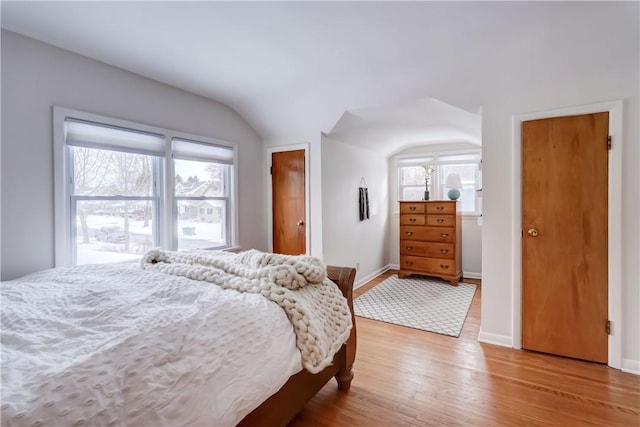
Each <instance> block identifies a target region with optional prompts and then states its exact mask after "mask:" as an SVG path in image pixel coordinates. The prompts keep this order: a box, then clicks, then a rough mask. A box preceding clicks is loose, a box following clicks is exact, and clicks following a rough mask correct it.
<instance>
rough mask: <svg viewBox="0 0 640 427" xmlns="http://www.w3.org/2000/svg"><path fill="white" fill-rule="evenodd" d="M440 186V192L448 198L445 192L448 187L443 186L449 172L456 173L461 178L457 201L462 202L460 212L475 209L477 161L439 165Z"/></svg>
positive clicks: (473, 210)
mask: <svg viewBox="0 0 640 427" xmlns="http://www.w3.org/2000/svg"><path fill="white" fill-rule="evenodd" d="M440 171H441V175H440V182H441V183H442V184H440V188H441V190H442V194H443V195H444V196H445V198H447V199H448V197H447V193H448V192H449V189H448V188H446V187H445V184H446V182H447V176H449V174H451V173H457V174H459V175H460V178H461V180H462V189H460V198H459V199H458V201H459V202H461V203H462V208H461V209H462V212H475V211H476V191H475V190H476V176H477V171H478V164H477V163H468V164H461V165H460V164H459V165H455V164H453V165H441V167H440Z"/></svg>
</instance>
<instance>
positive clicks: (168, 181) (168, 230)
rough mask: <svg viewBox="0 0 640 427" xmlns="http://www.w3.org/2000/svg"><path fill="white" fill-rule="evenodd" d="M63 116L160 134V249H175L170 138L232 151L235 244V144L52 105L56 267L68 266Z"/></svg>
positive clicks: (232, 236)
mask: <svg viewBox="0 0 640 427" xmlns="http://www.w3.org/2000/svg"><path fill="white" fill-rule="evenodd" d="M67 117H71V118H74V119H79V120H85V121H90V122H96V123H101V124H107V125H112V126H118V127H122V128H128V129H135V130H140V131H143V132H150V133H155V134H160V135H164V139H165V155H164V159H165V161H164V162H163V163H164V168H162V167H161V168H160V171H159V177H158V179H159V181H160V182H162V183H163V185H162V186H161V187H162V188H160V190H159V191H158V195H159V199H160V200H159V202H158V205H159V206H158V207H157V210H158V211H159V220H158V221H157V223H158V228H157V231H158V233H159V241H158V243H159V244H160V245H161V246H162V247H163V248H169V249H171V250H175V249H176V248H177V241H175V239H177V236H178V234H177V232H178V231H177V221H176V220H175V218H176V217H175V216H174V205H175V200H174V186H173V176H174V174H173V172H174V168H173V161H172V160H173V159H172V156H171V140H172V139H173V138H179V139H187V140H194V141H199V142H204V143H208V144H214V145H220V146H224V147H228V148H230V149H232V150H233V158H234V162H233V164H232V165H231V167H230V169H231V172H230V176H229V178H230V180H229V181H230V182H229V185H230V188H229V209H230V212H229V213H228V215H229V216H228V221H229V222H231V225H230V227H229V241H228V246H229V247H235V246H237V244H238V207H237V200H238V185H237V182H238V166H237V163H238V144H237V143H232V142H229V141H224V140H221V139H216V138H211V137H204V136H201V135H194V134H190V133H186V132H179V131H174V130H171V129H165V128H161V127H157V126H151V125H146V124H143V123H137V122H131V121H128V120H122V119H116V118H113V117H108V116H102V115H98V114H93V113H87V112H84V111H78V110H73V109H70V108H65V107H60V106H56V105H54V106H53V171H54V179H53V185H54V263H55V266H56V267H61V266H68V265H71V263H72V260H73V257H72V246H73V242H71V241H70V240H69V239H70V237H71V221H70V219H69V218H70V215H71V213H72V209H71V197H70V194H69V185H68V183H69V181H70V179H71V177H70V175H69V172H70V168H69V161H70V157H69V156H68V155H67V154H66V147H67V144H66V141H65V126H64V120H65V118H67Z"/></svg>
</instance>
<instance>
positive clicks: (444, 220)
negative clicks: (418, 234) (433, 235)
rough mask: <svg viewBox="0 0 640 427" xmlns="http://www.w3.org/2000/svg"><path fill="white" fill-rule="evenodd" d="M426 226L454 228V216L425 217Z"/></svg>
mask: <svg viewBox="0 0 640 427" xmlns="http://www.w3.org/2000/svg"><path fill="white" fill-rule="evenodd" d="M427 225H432V226H435V227H455V225H456V217H455V215H427Z"/></svg>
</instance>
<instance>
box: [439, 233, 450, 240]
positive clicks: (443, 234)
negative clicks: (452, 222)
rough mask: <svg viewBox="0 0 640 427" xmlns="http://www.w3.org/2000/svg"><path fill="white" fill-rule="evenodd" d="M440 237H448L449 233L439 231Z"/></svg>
mask: <svg viewBox="0 0 640 427" xmlns="http://www.w3.org/2000/svg"><path fill="white" fill-rule="evenodd" d="M440 237H442V238H443V239H446V238H447V237H449V233H440Z"/></svg>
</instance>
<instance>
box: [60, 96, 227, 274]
mask: <svg viewBox="0 0 640 427" xmlns="http://www.w3.org/2000/svg"><path fill="white" fill-rule="evenodd" d="M54 142H55V154H54V159H55V165H54V166H55V174H56V180H55V193H56V194H55V195H56V206H55V212H56V215H55V217H56V222H55V224H56V230H55V236H56V265H57V266H60V265H73V264H87V263H103V262H115V261H124V260H133V259H139V258H140V256H141V255H142V254H144V252H146V251H147V250H148V249H150V248H152V247H156V246H161V247H164V248H166V249H171V250H182V249H193V248H215V249H221V248H226V247H230V246H231V245H232V244H233V242H232V236H233V233H232V230H233V224H232V218H233V216H232V215H231V214H232V212H233V211H234V209H235V206H234V205H233V198H232V189H233V188H234V182H233V181H232V180H233V177H234V174H233V173H232V170H233V167H234V165H235V152H236V151H235V147H234V146H233V145H225V144H224V142H223V141H218V140H213V139H211V138H205V137H194V136H193V135H186V134H183V133H178V132H174V131H171V130H168V129H162V128H157V127H151V126H146V125H142V124H137V123H131V122H125V121H122V120H117V119H111V118H108V117H103V116H97V115H93V114H88V113H83V112H78V111H73V110H68V109H65V108H60V107H54Z"/></svg>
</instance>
